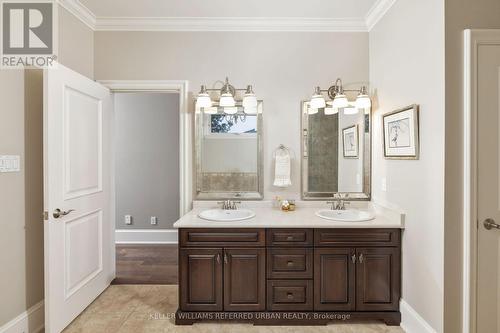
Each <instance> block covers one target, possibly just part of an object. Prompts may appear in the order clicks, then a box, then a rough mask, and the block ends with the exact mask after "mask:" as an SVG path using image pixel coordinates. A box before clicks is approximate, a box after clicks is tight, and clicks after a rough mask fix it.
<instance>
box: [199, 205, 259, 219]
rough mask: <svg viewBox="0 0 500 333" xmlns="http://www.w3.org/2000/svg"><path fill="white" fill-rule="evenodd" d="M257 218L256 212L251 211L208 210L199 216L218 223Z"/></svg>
mask: <svg viewBox="0 0 500 333" xmlns="http://www.w3.org/2000/svg"><path fill="white" fill-rule="evenodd" d="M254 216H255V212H253V211H251V210H250V209H228V210H226V209H220V208H216V209H207V210H204V211H202V212H201V213H199V214H198V217H200V218H202V219H204V220H209V221H218V222H231V221H243V220H247V219H251V218H252V217H254Z"/></svg>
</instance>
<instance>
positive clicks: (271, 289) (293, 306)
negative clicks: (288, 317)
mask: <svg viewBox="0 0 500 333" xmlns="http://www.w3.org/2000/svg"><path fill="white" fill-rule="evenodd" d="M312 290H313V284H312V280H268V281H267V310H269V311H311V310H312V309H313V299H312V297H313V292H312Z"/></svg>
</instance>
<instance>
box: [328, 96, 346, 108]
mask: <svg viewBox="0 0 500 333" xmlns="http://www.w3.org/2000/svg"><path fill="white" fill-rule="evenodd" d="M348 106H349V101H348V100H347V97H346V96H345V95H344V94H338V95H337V96H335V98H334V99H333V102H332V107H334V108H337V109H341V108H346V107H348Z"/></svg>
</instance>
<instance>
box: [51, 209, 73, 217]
mask: <svg viewBox="0 0 500 333" xmlns="http://www.w3.org/2000/svg"><path fill="white" fill-rule="evenodd" d="M74 211H75V210H74V209H70V210H67V211H64V210H60V209H59V208H56V209H54V212H53V213H52V216H54V218H55V219H58V218H60V217H61V216H66V215H68V214H69V213H71V212H74Z"/></svg>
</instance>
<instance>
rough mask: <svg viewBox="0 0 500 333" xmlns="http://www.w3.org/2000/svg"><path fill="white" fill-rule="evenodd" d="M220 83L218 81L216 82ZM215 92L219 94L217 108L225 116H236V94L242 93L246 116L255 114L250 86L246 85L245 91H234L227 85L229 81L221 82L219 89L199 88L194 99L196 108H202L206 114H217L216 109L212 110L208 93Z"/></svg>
mask: <svg viewBox="0 0 500 333" xmlns="http://www.w3.org/2000/svg"><path fill="white" fill-rule="evenodd" d="M218 82H220V81H218ZM212 91H214V92H215V91H216V92H219V94H220V98H219V103H218V104H219V106H220V107H222V108H223V110H224V113H225V114H231V115H233V114H236V113H238V108H237V107H236V99H235V96H236V92H238V91H244V92H245V94H244V96H243V101H242V105H243V110H244V112H245V113H247V114H257V104H258V103H257V97H256V96H255V93H254V92H253V88H252V86H251V85H248V86H247V88H246V89H236V88H235V87H234V86H233V85H231V84H230V83H229V79H228V78H227V77H226V80H225V81H224V82H223V86H222V88H221V89H207V88H206V87H205V86H204V85H202V86H201V90H200V93H199V94H198V97H197V98H196V107H197V108H203V112H205V113H208V114H213V113H217V108H212V104H213V102H212V100H211V98H210V95H209V93H208V92H212ZM214 109H215V110H214Z"/></svg>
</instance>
